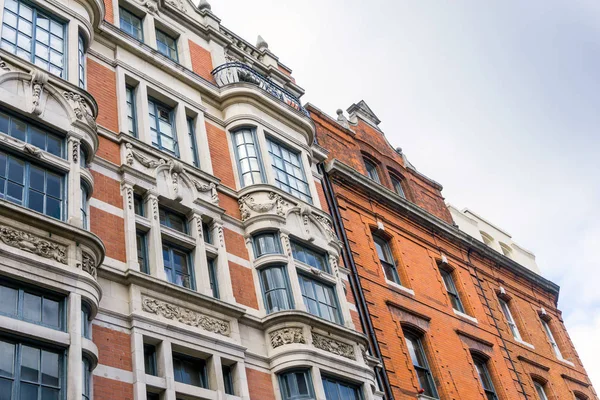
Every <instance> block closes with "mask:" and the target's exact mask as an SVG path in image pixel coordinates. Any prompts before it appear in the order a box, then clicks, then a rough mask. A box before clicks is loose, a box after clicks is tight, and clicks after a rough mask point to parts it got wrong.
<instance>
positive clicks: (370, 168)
mask: <svg viewBox="0 0 600 400" xmlns="http://www.w3.org/2000/svg"><path fill="white" fill-rule="evenodd" d="M363 163H364V164H365V170H366V171H367V177H368V178H369V179H371V180H372V181H373V182H376V183H379V184H381V178H380V177H379V170H378V168H377V162H375V161H373V160H371V158H370V157H366V156H364V155H363Z"/></svg>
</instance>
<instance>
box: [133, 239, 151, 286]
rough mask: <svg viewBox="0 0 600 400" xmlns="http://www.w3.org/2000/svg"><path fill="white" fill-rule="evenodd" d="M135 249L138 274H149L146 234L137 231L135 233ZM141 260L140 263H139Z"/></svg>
mask: <svg viewBox="0 0 600 400" xmlns="http://www.w3.org/2000/svg"><path fill="white" fill-rule="evenodd" d="M135 240H136V248H137V252H138V254H137V257H138V264H139V265H140V272H143V273H145V274H148V275H149V274H150V264H149V262H148V233H147V232H142V231H140V230H137V231H136V232H135ZM140 260H141V262H140Z"/></svg>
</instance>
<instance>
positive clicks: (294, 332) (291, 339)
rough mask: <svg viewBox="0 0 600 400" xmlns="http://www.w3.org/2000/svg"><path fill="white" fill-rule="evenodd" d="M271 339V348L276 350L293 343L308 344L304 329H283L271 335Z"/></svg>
mask: <svg viewBox="0 0 600 400" xmlns="http://www.w3.org/2000/svg"><path fill="white" fill-rule="evenodd" d="M269 337H270V338H271V347H273V348H274V349H276V348H278V347H279V346H283V345H286V344H292V343H301V344H306V340H305V339H304V334H303V333H302V328H283V329H278V330H276V331H273V332H271V333H269Z"/></svg>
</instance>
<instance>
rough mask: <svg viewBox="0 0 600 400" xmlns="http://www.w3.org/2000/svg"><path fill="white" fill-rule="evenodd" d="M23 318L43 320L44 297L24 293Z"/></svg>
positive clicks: (34, 320)
mask: <svg viewBox="0 0 600 400" xmlns="http://www.w3.org/2000/svg"><path fill="white" fill-rule="evenodd" d="M23 318H25V319H26V320H28V321H33V322H42V298H41V297H39V296H36V295H33V294H29V293H24V294H23Z"/></svg>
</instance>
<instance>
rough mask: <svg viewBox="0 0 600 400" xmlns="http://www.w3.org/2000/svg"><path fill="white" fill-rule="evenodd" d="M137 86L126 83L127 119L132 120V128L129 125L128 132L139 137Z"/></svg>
mask: <svg viewBox="0 0 600 400" xmlns="http://www.w3.org/2000/svg"><path fill="white" fill-rule="evenodd" d="M135 95H136V87H135V86H133V85H128V84H126V85H125V104H126V105H127V120H128V121H131V129H129V128H130V127H129V126H128V127H127V132H128V133H129V134H130V135H131V136H133V137H135V138H137V137H138V123H137V112H136V101H135Z"/></svg>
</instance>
